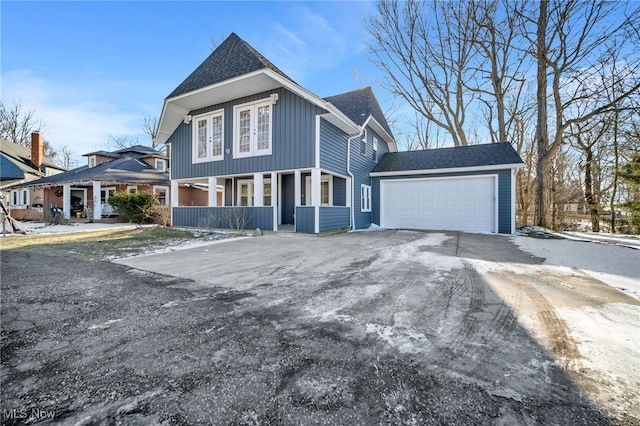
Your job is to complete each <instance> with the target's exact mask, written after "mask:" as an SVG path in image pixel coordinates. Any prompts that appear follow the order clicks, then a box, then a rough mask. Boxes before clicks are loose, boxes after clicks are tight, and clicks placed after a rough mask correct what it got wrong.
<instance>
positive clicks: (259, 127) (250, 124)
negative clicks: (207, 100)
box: [233, 99, 272, 157]
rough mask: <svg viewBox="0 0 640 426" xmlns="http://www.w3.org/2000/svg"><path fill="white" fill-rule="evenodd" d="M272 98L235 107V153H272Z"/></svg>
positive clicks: (256, 154)
mask: <svg viewBox="0 0 640 426" xmlns="http://www.w3.org/2000/svg"><path fill="white" fill-rule="evenodd" d="M271 107H272V105H271V99H269V100H268V101H266V102H265V101H260V102H255V103H251V104H243V105H237V106H235V107H234V108H233V111H234V114H233V123H234V124H233V128H234V132H233V155H234V157H254V156H258V155H271V133H272V125H271V122H272V113H271V112H272V111H271Z"/></svg>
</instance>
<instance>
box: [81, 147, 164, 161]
mask: <svg viewBox="0 0 640 426" xmlns="http://www.w3.org/2000/svg"><path fill="white" fill-rule="evenodd" d="M127 154H128V155H129V156H133V157H136V158H148V157H160V158H166V157H167V156H166V155H164V154H163V153H161V152H160V151H156V150H155V149H153V148H151V147H150V146H145V145H133V146H128V147H126V148H122V149H119V150H117V151H102V150H101V151H93V152H89V153H87V154H83V156H84V157H88V156H90V155H99V156H102V157H109V158H120V157H123V156H125V155H127Z"/></svg>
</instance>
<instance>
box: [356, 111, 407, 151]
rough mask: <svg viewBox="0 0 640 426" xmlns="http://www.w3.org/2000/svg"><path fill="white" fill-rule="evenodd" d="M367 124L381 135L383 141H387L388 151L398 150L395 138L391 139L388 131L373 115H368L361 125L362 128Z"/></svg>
mask: <svg viewBox="0 0 640 426" xmlns="http://www.w3.org/2000/svg"><path fill="white" fill-rule="evenodd" d="M367 126H369V127H371V128H372V129H373V130H374V131H375V132H376V133H377V134H378V135H380V136H382V138H383V139H384V141H385V142H386V143H387V146H388V147H389V151H390V152H398V145H397V144H396V141H395V139H393V136H391V135H390V134H389V132H387V131H386V130H385V128H384V127H382V125H381V124H380V123H379V122H378V120H376V119H375V118H373V115H369V117H368V118H367V119H366V121H365V122H364V124H363V125H362V128H363V129H364V128H365V127H367Z"/></svg>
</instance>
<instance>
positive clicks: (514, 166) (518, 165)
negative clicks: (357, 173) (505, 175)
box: [369, 163, 524, 177]
mask: <svg viewBox="0 0 640 426" xmlns="http://www.w3.org/2000/svg"><path fill="white" fill-rule="evenodd" d="M522 167H524V163H510V164H492V165H485V166H468V167H448V168H442V169H420V170H393V171H388V172H371V173H369V176H371V177H387V176H406V175H435V174H442V173H463V172H486V171H492V170H510V169H519V168H522Z"/></svg>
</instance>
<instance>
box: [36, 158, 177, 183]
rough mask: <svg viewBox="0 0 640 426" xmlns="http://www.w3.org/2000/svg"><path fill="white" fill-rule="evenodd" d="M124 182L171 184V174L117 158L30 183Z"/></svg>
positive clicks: (132, 159) (133, 159)
mask: <svg viewBox="0 0 640 426" xmlns="http://www.w3.org/2000/svg"><path fill="white" fill-rule="evenodd" d="M90 181H101V182H122V183H151V184H153V183H163V184H168V183H169V173H167V172H160V171H158V170H157V169H155V168H153V167H151V166H150V165H148V164H146V163H144V162H142V161H140V160H138V159H137V158H134V157H130V156H128V157H123V158H117V159H115V160H113V161H109V162H106V163H100V164H98V165H96V166H95V167H89V166H82V167H78V168H76V169H73V170H69V171H68V172H64V173H59V174H57V175H53V176H48V177H45V178H42V179H38V180H34V181H31V182H29V183H28V185H29V186H33V185H45V186H46V185H51V186H57V185H62V184H63V183H65V182H90Z"/></svg>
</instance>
